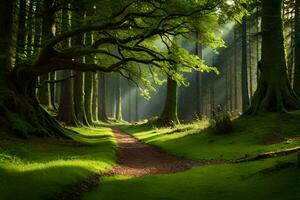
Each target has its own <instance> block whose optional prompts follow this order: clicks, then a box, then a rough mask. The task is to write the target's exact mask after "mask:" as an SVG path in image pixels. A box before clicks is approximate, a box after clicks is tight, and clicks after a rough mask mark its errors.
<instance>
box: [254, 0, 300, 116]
mask: <svg viewBox="0 0 300 200" xmlns="http://www.w3.org/2000/svg"><path fill="white" fill-rule="evenodd" d="M281 8H282V0H263V1H262V25H261V28H262V59H261V73H260V78H259V82H258V88H257V91H256V93H255V95H254V98H253V103H252V106H251V108H250V109H249V111H248V113H252V114H257V113H259V112H285V111H287V110H294V109H299V108H300V103H299V99H298V98H297V96H296V94H295V92H294V91H293V89H292V87H291V85H290V82H289V80H288V77H287V70H286V60H285V52H284V38H283V24H282V16H281Z"/></svg>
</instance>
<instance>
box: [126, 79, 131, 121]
mask: <svg viewBox="0 0 300 200" xmlns="http://www.w3.org/2000/svg"><path fill="white" fill-rule="evenodd" d="M127 86H128V87H127V95H128V122H131V120H132V119H131V104H132V99H131V85H130V81H129V80H127Z"/></svg>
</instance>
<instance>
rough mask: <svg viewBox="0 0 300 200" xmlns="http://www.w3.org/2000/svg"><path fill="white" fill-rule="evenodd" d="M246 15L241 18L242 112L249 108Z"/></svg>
mask: <svg viewBox="0 0 300 200" xmlns="http://www.w3.org/2000/svg"><path fill="white" fill-rule="evenodd" d="M247 52H248V45H247V17H246V16H244V17H243V20H242V108H243V112H245V111H247V109H248V108H249V104H250V103H249V91H248V65H247V60H248V59H247Z"/></svg>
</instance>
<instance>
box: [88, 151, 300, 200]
mask: <svg viewBox="0 0 300 200" xmlns="http://www.w3.org/2000/svg"><path fill="white" fill-rule="evenodd" d="M295 159H296V155H291V156H289V157H284V158H274V159H268V160H264V161H256V162H251V163H243V164H234V165H233V164H232V165H215V166H205V167H196V168H193V169H191V170H189V171H186V172H182V173H177V174H169V175H156V176H147V177H140V178H126V177H111V178H105V179H104V180H102V181H101V184H100V186H99V187H98V188H96V189H94V190H92V191H91V192H89V193H87V194H86V195H85V196H84V198H83V199H84V200H102V199H103V200H119V199H122V200H127V199H128V200H138V199H143V200H153V199H156V200H158V199H163V200H182V199H185V200H201V199H205V200H217V199H222V200H236V199H243V200H248V199H249V200H252V199H257V200H265V199H272V200H283V199H284V200H298V199H300V190H299V185H300V170H299V169H296V168H295V167H293V166H292V167H290V168H287V169H277V170H273V171H272V170H267V171H268V173H266V172H265V173H263V171H262V170H264V169H268V168H272V166H275V165H276V163H278V162H279V161H281V162H282V161H285V162H286V161H293V162H294V161H295Z"/></svg>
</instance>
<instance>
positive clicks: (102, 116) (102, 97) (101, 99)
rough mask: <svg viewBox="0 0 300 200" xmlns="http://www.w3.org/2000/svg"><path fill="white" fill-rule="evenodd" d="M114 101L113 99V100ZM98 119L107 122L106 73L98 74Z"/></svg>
mask: <svg viewBox="0 0 300 200" xmlns="http://www.w3.org/2000/svg"><path fill="white" fill-rule="evenodd" d="M111 99H113V98H111ZM98 118H99V120H100V121H107V120H108V118H107V114H106V80H105V75H104V73H101V72H99V73H98Z"/></svg>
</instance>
